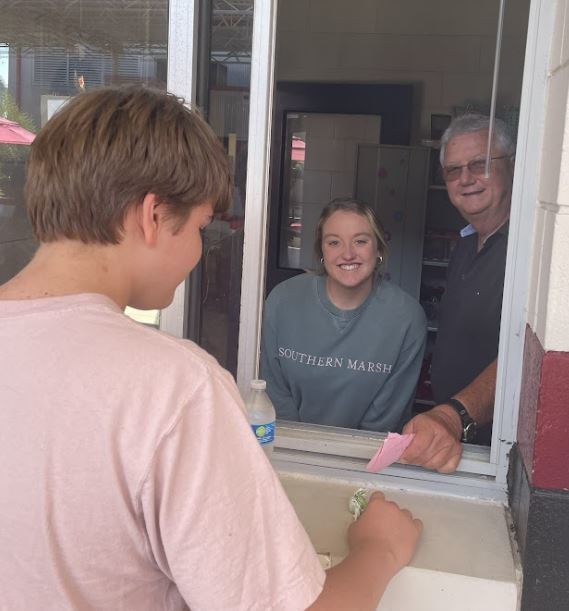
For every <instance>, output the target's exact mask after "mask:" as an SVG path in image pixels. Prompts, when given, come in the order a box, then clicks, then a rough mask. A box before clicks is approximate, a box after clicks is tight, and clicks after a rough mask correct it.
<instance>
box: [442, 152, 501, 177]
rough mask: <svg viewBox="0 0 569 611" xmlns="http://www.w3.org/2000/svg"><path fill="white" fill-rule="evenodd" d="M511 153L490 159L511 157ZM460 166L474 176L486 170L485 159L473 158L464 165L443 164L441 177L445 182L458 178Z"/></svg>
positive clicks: (460, 171)
mask: <svg viewBox="0 0 569 611" xmlns="http://www.w3.org/2000/svg"><path fill="white" fill-rule="evenodd" d="M512 157H513V155H502V156H500V157H490V161H496V160H497V159H511V158H512ZM462 168H468V171H469V173H470V174H472V175H474V176H482V175H483V174H484V173H485V172H486V159H473V160H472V161H469V162H468V163H465V164H464V165H447V166H443V169H442V172H443V178H444V179H445V180H446V181H447V182H453V181H454V180H458V179H459V178H460V176H461V174H462Z"/></svg>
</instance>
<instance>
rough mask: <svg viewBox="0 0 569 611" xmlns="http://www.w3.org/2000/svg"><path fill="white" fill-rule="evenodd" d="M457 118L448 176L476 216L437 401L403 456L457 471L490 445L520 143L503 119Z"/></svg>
mask: <svg viewBox="0 0 569 611" xmlns="http://www.w3.org/2000/svg"><path fill="white" fill-rule="evenodd" d="M489 126H490V120H489V118H488V117H485V116H483V115H474V114H468V115H463V116H460V117H457V118H456V119H454V121H453V122H452V123H451V124H450V125H449V127H448V129H447V130H446V132H445V133H444V134H443V137H442V139H441V153H440V160H441V165H442V174H443V177H444V179H445V182H446V185H447V191H448V195H449V198H450V200H451V202H452V204H453V205H454V206H455V207H456V209H457V210H458V211H459V212H460V214H461V215H462V216H463V217H464V218H465V219H466V221H468V223H469V225H467V226H466V227H465V228H464V229H463V230H462V231H461V232H460V235H461V238H460V240H459V242H458V244H457V246H456V248H455V250H454V252H453V254H452V257H451V261H450V263H449V267H448V274H447V287H446V291H445V294H444V296H443V299H442V302H441V306H440V313H439V330H438V334H437V341H436V345H435V350H434V354H433V361H432V365H431V382H432V388H433V395H434V398H435V401H436V402H437V405H436V406H435V407H434V408H432V409H431V410H429V411H428V412H425V413H423V414H419V415H418V416H416V417H415V418H413V419H412V420H411V421H410V422H409V423H408V424H407V425H406V427H405V428H404V430H403V432H404V433H415V438H414V440H413V442H412V443H411V444H410V445H409V447H408V448H407V450H406V452H405V453H404V455H403V457H402V462H407V463H412V464H417V465H421V466H423V467H426V468H429V469H436V470H437V471H440V472H442V473H449V472H452V471H454V470H455V469H456V468H457V466H458V463H459V461H460V457H461V454H462V446H461V441H462V442H467V443H479V444H485V445H489V444H490V438H491V431H492V416H493V411H494V394H495V389H496V359H497V356H498V338H499V334H500V315H501V309H502V292H503V288H504V270H505V266H506V250H507V240H508V219H509V214H510V204H511V198H512V180H513V169H514V153H515V144H514V142H513V140H512V138H511V136H510V134H509V133H508V129H507V127H506V125H505V124H504V123H503V122H501V121H500V120H498V119H496V120H495V123H494V126H493V134H492V146H491V147H490V156H489V158H488V135H489Z"/></svg>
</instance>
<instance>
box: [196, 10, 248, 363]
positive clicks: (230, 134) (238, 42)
mask: <svg viewBox="0 0 569 611" xmlns="http://www.w3.org/2000/svg"><path fill="white" fill-rule="evenodd" d="M252 28H253V0H238V1H232V2H226V1H225V0H214V2H212V17H211V51H210V56H209V91H208V94H209V95H208V97H209V106H208V109H207V110H208V113H207V114H208V119H209V123H210V125H211V126H212V127H213V129H214V131H215V133H216V134H217V135H218V137H219V138H220V140H221V141H222V142H223V145H224V147H225V150H226V151H227V154H228V156H229V159H230V162H231V166H232V169H233V179H234V192H233V202H232V204H231V206H230V208H229V210H228V211H227V212H226V213H225V214H224V215H223V217H221V218H218V219H216V220H215V221H214V222H213V223H211V225H209V226H208V227H207V229H206V231H205V236H204V260H203V265H202V274H201V302H200V303H199V304H196V303H195V302H194V303H193V304H192V306H191V307H193V308H197V309H199V314H200V328H199V337H198V338H197V339H198V340H199V343H200V344H201V345H202V346H203V347H204V348H205V349H206V350H207V351H208V352H210V353H212V354H213V355H214V356H215V357H216V358H217V360H218V361H219V362H220V363H221V364H222V365H223V366H224V367H226V368H227V369H229V371H231V372H232V373H233V374H234V375H235V374H236V372H237V346H238V334H239V315H240V307H239V306H240V299H241V267H242V261H243V226H244V223H245V182H246V171H247V146H248V131H249V90H250V76H251V44H252Z"/></svg>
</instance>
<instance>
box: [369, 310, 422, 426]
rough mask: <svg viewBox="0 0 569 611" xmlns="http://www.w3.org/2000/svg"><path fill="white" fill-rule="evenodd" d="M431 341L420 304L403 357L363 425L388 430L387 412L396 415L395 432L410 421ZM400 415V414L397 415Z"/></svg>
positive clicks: (402, 348) (403, 348)
mask: <svg viewBox="0 0 569 611" xmlns="http://www.w3.org/2000/svg"><path fill="white" fill-rule="evenodd" d="M426 341H427V321H426V318H425V314H424V312H423V310H422V308H421V307H420V306H418V307H417V308H415V309H414V312H413V315H412V320H411V323H410V325H409V327H408V329H407V332H406V334H405V339H404V342H403V345H402V347H401V352H400V353H399V357H398V358H397V361H396V362H395V364H394V366H393V372H392V373H391V375H390V376H389V379H388V380H387V382H386V383H385V384H384V385H383V386H382V387H381V389H380V391H379V393H378V394H377V395H376V396H375V397H374V399H373V401H372V403H371V405H370V406H369V408H368V410H367V411H366V413H365V414H364V417H363V418H362V421H361V425H360V428H362V429H364V430H370V431H379V430H382V429H383V430H385V414H386V413H388V412H389V413H391V414H394V418H393V419H392V422H393V428H392V431H391V432H399V431H400V430H401V429H402V428H403V425H404V424H405V423H406V422H407V421H408V420H410V418H411V415H412V414H411V410H412V406H413V399H414V397H415V390H416V387H417V381H418V379H419V373H420V370H421V364H422V362H423V355H424V352H425V344H426ZM395 415H398V417H395Z"/></svg>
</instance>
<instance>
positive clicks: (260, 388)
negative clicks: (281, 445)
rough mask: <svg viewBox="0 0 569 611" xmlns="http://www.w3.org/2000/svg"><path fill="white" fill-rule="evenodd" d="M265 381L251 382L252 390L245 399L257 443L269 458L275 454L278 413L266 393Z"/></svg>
mask: <svg viewBox="0 0 569 611" xmlns="http://www.w3.org/2000/svg"><path fill="white" fill-rule="evenodd" d="M266 388H267V383H266V382H265V380H251V388H250V390H249V393H248V394H247V397H246V399H245V407H246V408H247V415H248V418H249V424H250V425H251V429H252V430H253V433H254V435H255V437H256V438H257V441H258V442H259V443H260V444H261V447H262V448H263V450H264V451H265V454H266V455H267V457H268V458H270V457H271V455H272V453H273V447H274V445H275V443H274V442H275V420H276V417H277V415H276V412H275V408H274V407H273V404H272V403H271V400H270V399H269V395H267V393H266Z"/></svg>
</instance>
